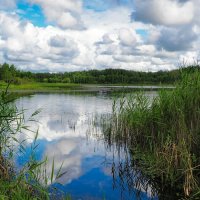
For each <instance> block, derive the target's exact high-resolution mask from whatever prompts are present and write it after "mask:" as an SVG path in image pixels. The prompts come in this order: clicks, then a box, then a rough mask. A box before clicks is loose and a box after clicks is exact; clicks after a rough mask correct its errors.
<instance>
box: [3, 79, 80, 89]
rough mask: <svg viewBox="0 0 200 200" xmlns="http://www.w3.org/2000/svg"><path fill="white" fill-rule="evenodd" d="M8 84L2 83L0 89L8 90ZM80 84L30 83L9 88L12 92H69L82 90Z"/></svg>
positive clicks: (12, 85)
mask: <svg viewBox="0 0 200 200" xmlns="http://www.w3.org/2000/svg"><path fill="white" fill-rule="evenodd" d="M7 85H8V84H7V83H5V82H3V81H1V82H0V88H1V89H3V90H4V89H6V87H7ZM80 88H81V86H80V85H79V84H72V83H39V82H28V83H24V84H20V85H16V84H11V85H10V86H9V90H10V91H44V92H45V91H50V92H51V91H69V90H75V89H80Z"/></svg>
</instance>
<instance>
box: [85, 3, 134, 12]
mask: <svg viewBox="0 0 200 200" xmlns="http://www.w3.org/2000/svg"><path fill="white" fill-rule="evenodd" d="M130 5H133V1H132V0H83V7H84V9H86V10H93V11H95V12H103V11H106V10H109V9H112V8H114V7H115V6H130Z"/></svg>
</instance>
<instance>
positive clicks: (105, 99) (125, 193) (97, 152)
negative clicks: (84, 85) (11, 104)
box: [16, 92, 155, 200]
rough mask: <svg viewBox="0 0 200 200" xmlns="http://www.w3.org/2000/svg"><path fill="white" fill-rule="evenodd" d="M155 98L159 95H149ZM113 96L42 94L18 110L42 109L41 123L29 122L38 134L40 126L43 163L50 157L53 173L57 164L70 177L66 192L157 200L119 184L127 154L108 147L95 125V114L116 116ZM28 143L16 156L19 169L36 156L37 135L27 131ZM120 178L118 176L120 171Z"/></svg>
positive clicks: (111, 199)
mask: <svg viewBox="0 0 200 200" xmlns="http://www.w3.org/2000/svg"><path fill="white" fill-rule="evenodd" d="M147 95H149V96H150V97H152V95H155V93H152V92H149V93H147ZM112 103H113V98H112V97H110V96H107V95H105V94H104V95H100V94H99V95H92V94H91V95H72V94H36V95H34V96H31V97H22V98H20V99H18V100H17V107H18V108H20V109H21V108H23V109H26V111H25V118H26V119H28V118H29V117H30V116H31V114H32V113H33V112H34V111H35V110H37V109H40V108H41V109H42V111H41V112H40V113H39V114H38V115H37V116H36V117H35V118H36V119H37V120H38V123H31V124H29V125H30V127H31V129H32V130H37V128H39V136H38V143H39V146H38V148H37V151H36V157H37V159H38V160H42V159H44V158H45V157H48V160H49V161H48V165H47V172H49V173H50V172H51V166H52V162H53V160H54V162H55V171H56V170H59V168H60V166H61V164H62V163H63V167H62V170H63V171H66V172H67V173H66V174H65V175H64V176H62V177H61V178H60V179H59V180H58V182H59V183H60V184H56V186H57V188H58V189H59V191H60V192H58V194H57V199H59V194H60V193H61V192H62V193H64V194H71V196H72V199H75V200H76V199H77V200H78V199H79V200H81V199H82V200H89V199H94V200H95V199H108V200H118V199H126V200H129V199H137V198H136V196H137V192H138V191H140V199H151V198H150V196H151V192H150V190H148V191H149V192H148V191H147V192H145V191H144V190H143V189H141V188H133V189H132V190H131V191H129V190H128V187H127V186H126V183H124V184H123V187H122V185H121V183H120V179H119V177H118V176H115V184H114V182H113V166H115V168H116V169H118V166H119V163H120V162H119V161H121V162H123V152H121V156H120V158H119V154H118V152H117V151H115V150H114V148H111V149H109V148H107V145H106V144H105V142H104V140H103V137H102V136H103V135H102V131H101V128H100V127H98V125H97V124H96V125H94V126H92V125H91V121H92V120H91V119H93V118H94V116H97V115H102V114H109V113H111V112H112ZM20 137H21V140H23V139H27V141H26V143H27V144H26V145H27V148H26V153H25V154H20V155H19V156H18V157H17V158H16V164H17V166H18V167H20V166H22V165H23V164H24V163H25V162H26V161H27V160H28V158H29V156H30V149H31V148H30V146H31V143H32V141H33V138H34V134H33V133H31V132H27V133H26V135H21V136H20ZM116 174H117V173H116Z"/></svg>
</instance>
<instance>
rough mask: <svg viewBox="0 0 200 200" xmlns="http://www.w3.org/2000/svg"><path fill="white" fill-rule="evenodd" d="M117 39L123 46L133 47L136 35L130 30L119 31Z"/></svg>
mask: <svg viewBox="0 0 200 200" xmlns="http://www.w3.org/2000/svg"><path fill="white" fill-rule="evenodd" d="M119 39H120V42H121V44H122V45H124V46H133V45H135V43H136V42H137V36H136V33H135V32H134V31H131V30H130V29H120V31H119Z"/></svg>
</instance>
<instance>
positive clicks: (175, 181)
mask: <svg viewBox="0 0 200 200" xmlns="http://www.w3.org/2000/svg"><path fill="white" fill-rule="evenodd" d="M180 74H181V79H180V81H179V82H178V83H177V84H176V88H175V89H174V90H172V91H166V90H161V91H160V92H159V93H158V96H157V97H156V98H154V99H151V100H150V99H149V98H147V97H146V96H145V95H144V94H143V93H137V94H135V95H131V96H130V98H128V99H127V98H126V99H121V101H120V104H119V105H117V106H115V105H114V107H113V114H112V116H111V117H110V118H109V120H108V119H107V120H106V125H105V124H104V134H105V139H106V141H107V143H108V144H110V145H112V144H116V145H117V147H118V149H121V148H126V149H127V152H128V153H129V154H130V162H131V165H129V168H128V169H127V167H126V168H124V173H123V174H129V173H127V170H128V171H130V167H131V169H135V170H138V169H139V171H140V174H143V175H144V176H145V177H146V180H148V182H149V184H150V185H152V186H153V188H154V189H155V191H154V192H155V194H157V195H158V197H159V199H169V198H173V199H181V198H193V199H195V198H196V199H199V197H200V178H199V177H200V71H199V67H194V68H193V67H191V68H188V70H187V73H186V72H185V70H180ZM108 121H110V123H108ZM104 122H105V121H104ZM130 178H131V177H129V179H130Z"/></svg>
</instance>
